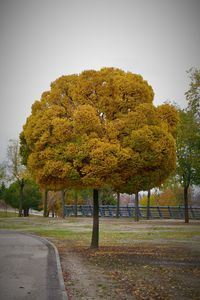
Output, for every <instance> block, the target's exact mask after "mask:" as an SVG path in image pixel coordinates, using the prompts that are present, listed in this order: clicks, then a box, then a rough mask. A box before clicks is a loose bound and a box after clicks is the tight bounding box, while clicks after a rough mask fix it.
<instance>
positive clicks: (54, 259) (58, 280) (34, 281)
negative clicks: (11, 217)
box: [0, 230, 67, 300]
mask: <svg viewBox="0 0 200 300" xmlns="http://www.w3.org/2000/svg"><path fill="white" fill-rule="evenodd" d="M0 299H2V300H18V299H20V300H24V299H29V300H36V299H37V300H40V299H41V300H66V299H67V296H66V293H65V290H64V283H63V278H62V273H61V269H60V262H59V258H58V255H57V250H56V249H55V248H54V246H53V245H52V244H51V243H49V242H47V241H46V240H44V239H40V238H38V237H35V236H31V235H27V234H23V233H19V232H14V231H8V230H0Z"/></svg>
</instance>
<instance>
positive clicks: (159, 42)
mask: <svg viewBox="0 0 200 300" xmlns="http://www.w3.org/2000/svg"><path fill="white" fill-rule="evenodd" d="M0 41H1V48H0V125H1V126H0V161H2V160H3V159H5V154H6V147H7V143H8V140H9V139H17V138H18V136H19V133H20V131H21V130H22V126H23V124H24V123H25V121H26V118H27V117H28V115H29V114H30V113H31V105H32V103H33V102H34V101H35V100H36V99H40V96H41V93H42V92H43V91H45V90H48V89H49V85H50V83H51V82H52V81H54V80H55V79H56V78H58V77H59V76H61V75H64V74H71V73H79V72H81V71H83V70H85V69H97V70H98V69H100V68H101V67H105V66H108V67H111V66H112V67H119V68H121V69H123V70H125V71H131V72H133V73H139V74H141V75H142V76H143V77H144V79H146V80H147V81H148V82H149V83H150V84H151V85H152V87H153V89H154V92H155V99H154V103H155V104H156V105H158V104H161V103H163V102H164V101H166V100H170V101H176V102H177V103H178V104H179V105H181V106H182V107H184V106H185V105H186V102H185V96H184V93H185V92H186V90H187V89H188V85H189V79H188V75H187V73H186V71H187V70H188V69H189V68H191V67H197V68H200V1H199V0H167V1H166V0H1V1H0Z"/></svg>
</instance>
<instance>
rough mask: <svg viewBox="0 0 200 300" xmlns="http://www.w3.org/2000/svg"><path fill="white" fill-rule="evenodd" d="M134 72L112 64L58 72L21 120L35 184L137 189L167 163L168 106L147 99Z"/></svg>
mask: <svg viewBox="0 0 200 300" xmlns="http://www.w3.org/2000/svg"><path fill="white" fill-rule="evenodd" d="M153 97H154V92H153V89H152V87H151V86H150V85H149V84H148V83H147V82H146V81H145V80H143V78H142V76H140V75H136V74H133V73H130V72H124V71H122V70H120V69H115V68H103V69H101V70H100V71H95V70H88V71H84V72H82V73H81V74H79V75H68V76H62V77H60V78H58V79H57V80H56V81H54V82H53V83H52V84H51V90H50V91H47V92H44V93H43V94H42V97H41V100H40V101H36V102H35V103H34V104H33V106H32V113H31V115H30V116H29V118H28V119H27V121H26V124H25V125H24V127H23V143H25V144H26V147H25V148H26V149H28V150H27V151H28V160H27V164H28V167H29V168H30V170H31V172H32V173H33V174H34V176H35V177H36V180H37V182H38V183H39V184H40V185H43V186H48V187H49V188H51V189H59V188H65V187H71V188H76V187H92V188H96V189H98V188H101V187H103V186H104V185H107V184H108V185H111V186H112V187H113V188H114V189H116V190H118V191H119V190H128V191H130V192H135V191H139V190H141V189H144V188H152V187H154V186H156V185H158V184H161V183H162V182H163V181H164V180H165V179H166V178H167V177H168V176H169V174H170V173H171V172H172V170H173V169H174V167H175V140H174V136H175V132H176V124H177V121H178V117H177V113H176V110H175V109H174V107H173V106H171V105H169V104H165V105H162V106H160V107H155V106H154V105H153Z"/></svg>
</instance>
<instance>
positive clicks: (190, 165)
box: [176, 110, 200, 223]
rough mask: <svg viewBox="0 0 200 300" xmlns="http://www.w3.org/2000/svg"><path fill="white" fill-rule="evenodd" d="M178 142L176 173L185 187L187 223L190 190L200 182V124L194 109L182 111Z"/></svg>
mask: <svg viewBox="0 0 200 300" xmlns="http://www.w3.org/2000/svg"><path fill="white" fill-rule="evenodd" d="M176 144H177V170H176V174H177V177H178V179H179V182H180V183H181V185H182V186H183V188H184V205H185V223H188V222H189V213H188V190H189V187H190V186H191V185H193V184H199V183H200V126H199V123H198V121H197V120H196V118H195V115H194V114H193V112H192V111H183V110H182V111H180V124H179V126H178V135H177V143H176Z"/></svg>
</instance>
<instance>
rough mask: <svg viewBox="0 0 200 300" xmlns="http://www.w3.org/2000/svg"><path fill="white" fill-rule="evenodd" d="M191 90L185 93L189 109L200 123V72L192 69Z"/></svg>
mask: <svg viewBox="0 0 200 300" xmlns="http://www.w3.org/2000/svg"><path fill="white" fill-rule="evenodd" d="M188 73H189V75H190V80H191V82H190V88H189V90H188V91H187V92H186V93H185V95H186V99H187V101H188V109H189V110H190V111H192V112H193V114H194V115H195V117H196V119H197V120H198V122H199V123H200V70H198V69H190V70H189V71H188Z"/></svg>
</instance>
